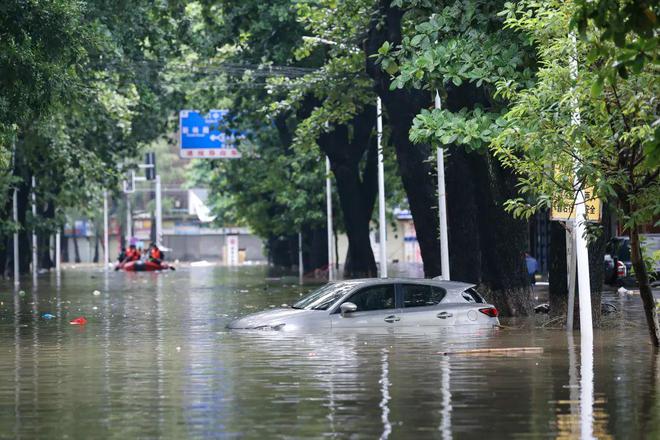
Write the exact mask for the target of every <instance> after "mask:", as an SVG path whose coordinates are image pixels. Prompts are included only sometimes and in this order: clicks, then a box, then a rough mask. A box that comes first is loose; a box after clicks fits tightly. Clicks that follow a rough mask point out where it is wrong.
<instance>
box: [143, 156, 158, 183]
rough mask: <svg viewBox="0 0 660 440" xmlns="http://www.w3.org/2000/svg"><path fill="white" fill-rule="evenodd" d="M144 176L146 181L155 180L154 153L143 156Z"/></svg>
mask: <svg viewBox="0 0 660 440" xmlns="http://www.w3.org/2000/svg"><path fill="white" fill-rule="evenodd" d="M144 163H145V165H146V166H145V167H144V174H145V177H146V178H147V180H154V179H155V178H156V153H153V152H152V153H146V154H145V155H144Z"/></svg>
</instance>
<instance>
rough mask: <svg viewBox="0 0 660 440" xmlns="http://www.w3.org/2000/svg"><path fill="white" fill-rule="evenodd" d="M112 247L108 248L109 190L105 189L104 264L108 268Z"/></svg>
mask: <svg viewBox="0 0 660 440" xmlns="http://www.w3.org/2000/svg"><path fill="white" fill-rule="evenodd" d="M109 256H110V249H108V190H107V189H104V190H103V266H104V268H105V270H108V262H109V261H110V258H109Z"/></svg>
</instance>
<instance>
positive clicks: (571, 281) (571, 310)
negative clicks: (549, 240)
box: [566, 220, 577, 331]
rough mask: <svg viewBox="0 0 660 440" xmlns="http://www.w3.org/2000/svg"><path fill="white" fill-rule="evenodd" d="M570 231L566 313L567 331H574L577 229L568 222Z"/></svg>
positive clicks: (567, 249)
mask: <svg viewBox="0 0 660 440" xmlns="http://www.w3.org/2000/svg"><path fill="white" fill-rule="evenodd" d="M566 224H567V225H568V229H567V230H566V253H568V254H569V255H568V258H567V262H566V264H567V265H568V270H567V271H566V272H567V273H568V283H567V286H568V311H567V313H566V330H568V331H573V321H574V318H573V317H574V315H575V275H576V273H575V266H576V264H577V261H576V258H575V228H574V225H573V224H572V222H571V221H570V220H569V221H568V222H566Z"/></svg>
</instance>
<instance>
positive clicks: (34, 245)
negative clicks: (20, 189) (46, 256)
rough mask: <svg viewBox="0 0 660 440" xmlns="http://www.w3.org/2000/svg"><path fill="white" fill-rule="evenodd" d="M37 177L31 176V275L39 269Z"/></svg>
mask: <svg viewBox="0 0 660 440" xmlns="http://www.w3.org/2000/svg"><path fill="white" fill-rule="evenodd" d="M36 191H37V179H35V177H34V176H32V219H33V221H34V222H35V226H33V227H32V275H33V276H34V277H36V276H37V271H38V270H39V267H38V266H39V265H38V264H37V263H38V262H37V259H38V257H37V228H36V221H37V193H36Z"/></svg>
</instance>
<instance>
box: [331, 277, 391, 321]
mask: <svg viewBox="0 0 660 440" xmlns="http://www.w3.org/2000/svg"><path fill="white" fill-rule="evenodd" d="M395 298H396V297H395V290H394V284H377V285H373V286H367V287H363V288H361V289H360V290H358V291H356V292H355V293H353V294H352V295H351V296H350V297H348V298H347V299H346V300H345V301H343V302H352V303H353V304H355V305H356V306H357V309H356V310H355V311H354V312H352V313H346V314H344V315H342V314H341V313H340V312H339V308H337V310H336V311H334V312H333V313H332V314H331V315H330V322H331V325H332V328H333V329H334V328H363V327H372V328H373V327H381V328H388V327H395V326H396V324H397V323H398V321H399V319H400V317H399V315H398V313H397V309H396V301H395Z"/></svg>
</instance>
